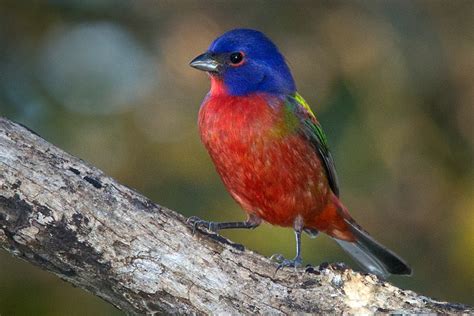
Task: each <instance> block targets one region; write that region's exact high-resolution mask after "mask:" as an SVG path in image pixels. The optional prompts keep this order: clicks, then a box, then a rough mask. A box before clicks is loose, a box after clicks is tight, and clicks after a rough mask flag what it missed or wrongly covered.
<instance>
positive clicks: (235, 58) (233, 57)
mask: <svg viewBox="0 0 474 316" xmlns="http://www.w3.org/2000/svg"><path fill="white" fill-rule="evenodd" d="M242 59H244V55H243V54H242V53H240V52H237V53H232V54H230V62H231V63H233V64H234V65H236V64H238V63H240V62H241V61H242Z"/></svg>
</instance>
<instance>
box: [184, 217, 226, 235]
mask: <svg viewBox="0 0 474 316" xmlns="http://www.w3.org/2000/svg"><path fill="white" fill-rule="evenodd" d="M186 222H187V223H188V224H189V225H191V226H192V227H193V235H194V233H195V232H196V229H198V228H199V227H204V228H206V229H207V230H210V231H211V232H213V233H217V231H218V230H219V229H218V223H216V222H209V221H205V220H202V219H200V218H199V217H197V216H191V217H190V218H188V220H187V221H186Z"/></svg>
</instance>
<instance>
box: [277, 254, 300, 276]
mask: <svg viewBox="0 0 474 316" xmlns="http://www.w3.org/2000/svg"><path fill="white" fill-rule="evenodd" d="M270 260H272V261H275V262H277V263H278V267H277V269H276V271H275V273H277V272H278V270H280V269H281V268H285V267H289V268H295V270H296V268H298V267H300V266H301V264H302V263H303V260H302V259H301V257H298V256H296V257H295V258H294V259H293V260H290V259H286V258H285V257H284V256H283V255H282V254H279V253H277V254H274V255H272V256H271V257H270Z"/></svg>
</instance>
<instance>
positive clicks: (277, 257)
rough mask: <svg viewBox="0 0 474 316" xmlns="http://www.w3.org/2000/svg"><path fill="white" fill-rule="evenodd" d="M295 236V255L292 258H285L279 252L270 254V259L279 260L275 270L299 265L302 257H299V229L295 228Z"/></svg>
mask: <svg viewBox="0 0 474 316" xmlns="http://www.w3.org/2000/svg"><path fill="white" fill-rule="evenodd" d="M295 237H296V257H294V258H293V260H290V259H285V258H284V257H283V256H282V255H281V254H276V255H273V256H271V259H274V260H276V261H277V262H279V264H278V267H277V271H278V270H280V269H281V268H283V267H294V268H297V267H299V266H301V264H302V262H303V259H302V258H301V230H295Z"/></svg>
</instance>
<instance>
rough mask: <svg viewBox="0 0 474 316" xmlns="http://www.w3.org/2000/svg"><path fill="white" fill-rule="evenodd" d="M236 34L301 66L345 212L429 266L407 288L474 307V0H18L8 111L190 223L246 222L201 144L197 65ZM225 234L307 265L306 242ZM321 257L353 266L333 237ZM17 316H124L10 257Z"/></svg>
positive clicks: (3, 280) (264, 234)
mask: <svg viewBox="0 0 474 316" xmlns="http://www.w3.org/2000/svg"><path fill="white" fill-rule="evenodd" d="M234 27H252V28H257V29H259V30H262V31H264V32H265V33H267V34H268V35H269V36H270V37H271V38H272V39H273V40H274V41H275V42H276V43H277V45H278V46H279V47H280V49H281V51H282V52H283V53H284V55H285V56H286V57H287V59H288V61H289V63H290V67H291V69H292V70H293V73H294V76H295V79H296V82H297V85H298V89H299V91H300V93H301V94H302V95H303V96H304V97H305V98H306V99H307V101H308V102H309V103H310V104H311V106H312V108H313V110H314V111H315V113H317V115H318V117H319V120H320V121H321V122H322V124H323V126H324V127H325V130H326V132H327V135H328V138H329V141H330V145H331V148H332V151H333V154H334V156H335V160H336V164H337V167H338V172H339V177H340V181H341V188H342V197H343V200H344V201H345V203H346V204H347V205H348V207H349V209H350V210H351V212H352V214H353V215H354V217H355V218H356V219H358V221H359V222H360V223H361V224H363V226H364V227H365V228H366V229H367V230H368V231H370V232H371V233H372V234H373V235H374V236H375V237H376V238H377V239H378V240H380V241H381V242H383V243H384V244H386V245H388V246H390V248H392V249H394V250H395V251H396V252H397V253H399V254H400V255H402V256H403V257H404V258H406V260H407V261H408V262H410V263H411V264H412V266H413V268H414V271H415V273H414V275H413V277H411V278H403V277H398V278H397V277H395V278H392V279H391V281H393V283H395V284H396V285H398V286H401V287H403V288H407V289H412V290H415V291H419V292H420V293H423V294H425V295H429V296H434V297H436V298H439V299H444V300H451V301H457V302H462V303H470V304H473V303H474V282H473V280H474V195H473V193H474V172H473V171H474V168H473V149H474V133H473V125H474V85H473V82H474V58H473V56H474V2H473V1H462V0H457V1H435V0H433V1H375V0H374V1H352V2H350V1H321V2H316V1H307V2H304V1H295V2H290V1H285V2H283V1H245V2H241V1H219V2H207V1H174V2H173V1H156V0H148V1H125V0H56V1H54V0H51V1H34V0H30V1H17V0H3V1H1V2H0V115H2V116H6V117H8V118H10V119H13V120H16V121H19V122H21V123H23V124H25V125H27V126H29V127H30V128H32V129H33V130H35V131H37V132H38V133H39V134H40V135H42V136H43V137H44V138H46V139H47V140H49V141H51V142H52V143H54V144H56V145H58V146H59V147H61V148H63V149H65V150H66V151H68V152H70V153H71V154H74V155H77V156H79V157H81V158H83V159H85V160H87V161H89V162H90V163H92V164H94V165H96V166H98V167H99V168H101V169H103V170H104V171H105V172H106V173H108V174H109V175H111V176H113V177H115V178H116V179H117V180H118V181H120V182H122V183H124V184H126V185H128V186H131V187H133V188H136V189H137V190H138V191H140V192H142V193H143V194H145V195H147V196H148V197H150V198H152V199H153V200H154V201H156V202H158V203H159V204H162V205H164V206H167V207H169V208H171V209H174V210H176V211H178V212H180V213H182V214H184V215H186V216H190V215H198V216H200V217H202V218H206V219H213V220H238V219H242V218H244V216H243V213H242V212H241V211H240V209H239V207H238V206H237V205H236V203H234V202H233V200H232V199H231V198H230V197H229V196H228V194H227V193H226V191H225V189H224V187H223V185H222V184H221V182H220V180H219V178H218V176H217V174H216V172H215V171H214V168H213V166H212V164H211V161H210V159H209V158H208V156H207V153H206V152H205V150H204V149H203V147H202V146H201V144H200V141H199V136H198V133H197V126H196V118H197V113H198V110H199V105H200V102H201V100H202V99H203V97H204V95H205V93H206V92H207V90H208V88H209V82H208V80H207V78H206V76H205V75H204V74H203V73H201V72H198V71H196V70H193V69H191V68H190V67H188V62H189V61H190V60H191V59H192V58H193V57H194V56H196V55H197V54H199V53H201V52H202V51H204V50H205V49H206V48H207V46H208V45H209V43H210V41H211V40H212V39H214V38H215V37H216V36H217V35H219V34H221V33H223V32H224V31H226V30H229V29H231V28H234ZM0 150H1V149H0ZM224 235H226V236H228V237H230V238H232V239H233V240H234V241H236V242H239V243H243V244H245V245H246V246H247V247H248V248H250V249H252V250H255V251H258V252H260V253H262V254H264V255H266V256H269V255H271V254H272V253H283V254H284V255H286V256H288V257H292V256H293V255H294V240H293V233H292V232H291V230H289V229H281V228H276V227H270V226H269V225H264V227H262V228H259V229H257V230H254V231H251V232H247V231H234V232H225V233H224ZM303 255H304V259H305V260H306V262H311V263H314V264H318V263H320V262H322V261H329V262H332V261H345V262H349V263H350V260H349V259H348V257H347V256H346V255H345V254H344V253H343V251H342V250H341V249H339V248H338V247H337V245H336V244H335V243H334V242H333V241H331V240H329V239H328V238H326V237H324V236H322V237H318V238H317V239H316V240H310V239H308V238H307V237H305V239H304V240H303ZM0 314H1V315H87V314H89V315H92V314H94V315H99V314H100V315H107V314H109V315H113V314H120V312H119V311H118V310H116V309H115V308H114V307H112V306H110V305H109V304H107V303H105V302H103V301H101V300H100V299H98V298H95V297H94V296H92V295H90V294H88V293H85V292H83V291H82V290H79V289H76V288H73V287H72V286H71V285H69V284H67V283H65V282H62V281H60V280H59V279H58V278H57V277H55V276H53V275H52V274H49V273H47V272H44V271H42V270H40V269H38V268H36V267H33V266H30V265H29V264H27V263H24V262H21V261H19V260H17V259H14V258H12V257H11V256H10V255H8V254H7V253H6V252H4V251H0Z"/></svg>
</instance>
